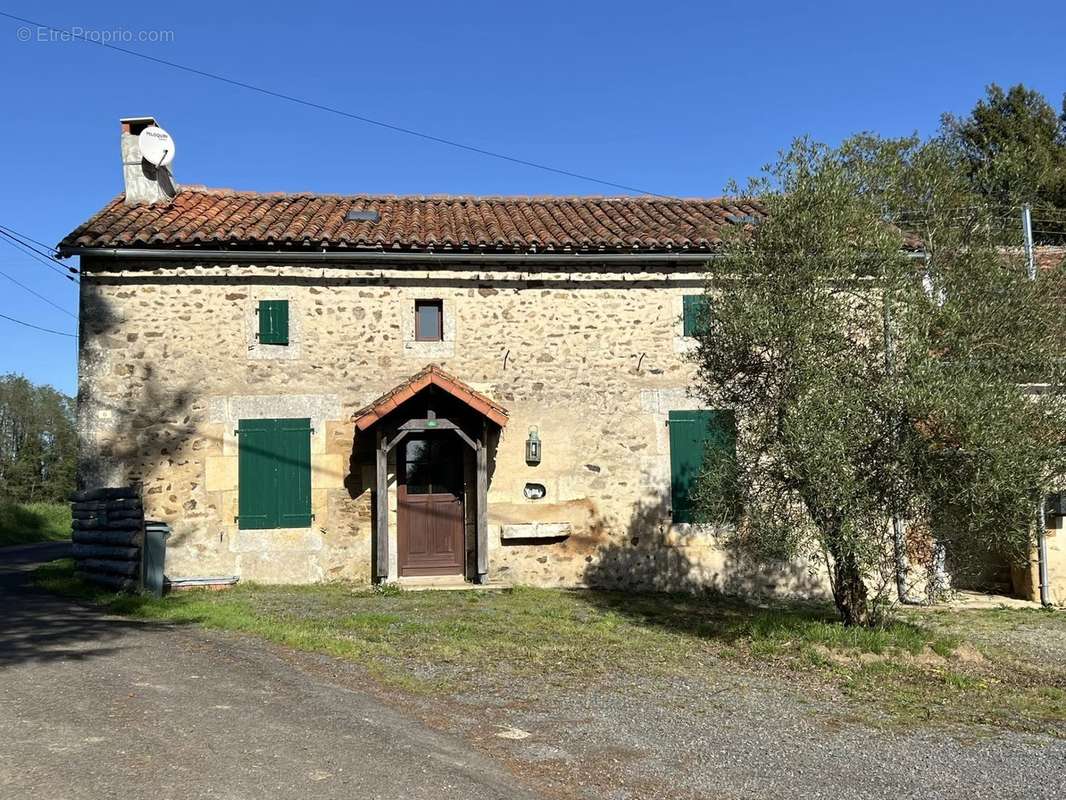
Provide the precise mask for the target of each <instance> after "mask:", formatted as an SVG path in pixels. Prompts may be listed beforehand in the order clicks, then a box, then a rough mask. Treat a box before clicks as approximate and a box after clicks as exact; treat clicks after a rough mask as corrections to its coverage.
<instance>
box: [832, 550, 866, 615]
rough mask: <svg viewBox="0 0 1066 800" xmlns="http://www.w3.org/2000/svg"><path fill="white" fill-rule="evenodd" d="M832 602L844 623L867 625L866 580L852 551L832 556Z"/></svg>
mask: <svg viewBox="0 0 1066 800" xmlns="http://www.w3.org/2000/svg"><path fill="white" fill-rule="evenodd" d="M833 602H834V603H836V607H837V611H839V612H840V619H841V620H842V621H843V622H844V624H845V625H848V626H851V625H869V624H870V603H869V598H868V596H867V594H866V581H864V580H863V575H862V570H861V569H859V563H858V561H857V560H856V558H855V555H854V554H853V553H845V554H842V555H840V556H839V557H838V556H834V557H833Z"/></svg>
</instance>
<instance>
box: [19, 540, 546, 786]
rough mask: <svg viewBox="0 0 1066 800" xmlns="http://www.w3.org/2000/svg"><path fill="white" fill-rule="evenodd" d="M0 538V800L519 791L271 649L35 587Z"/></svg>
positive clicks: (463, 753)
mask: <svg viewBox="0 0 1066 800" xmlns="http://www.w3.org/2000/svg"><path fill="white" fill-rule="evenodd" d="M63 548H65V545H43V546H37V547H33V548H22V549H19V550H13V549H11V548H7V549H6V550H0V797H3V798H21V799H24V800H32V799H33V798H49V800H67V798H71V799H77V798H92V800H103V799H104V798H122V799H123V800H133V799H134V798H161V799H164V798H193V799H194V798H208V797H210V798H225V800H245V798H247V799H248V800H252V799H253V798H254V799H255V800H261V799H262V798H271V800H285V799H286V798H299V799H300V800H309V798H341V797H343V798H411V799H412V800H414V799H415V798H433V800H442V798H448V797H462V798H464V799H465V798H471V799H473V798H524V797H532V796H533V795H532V794H530V793H529V792H528V791H527V790H526V789H525V788H523V787H522V786H520V785H519V783H518V781H517V779H516V778H515V777H514V776H513V775H512V774H511V773H509V772H508V771H507V770H506V769H505V768H504V767H502V766H501V765H499V764H497V763H496V762H494V761H492V760H491V759H489V758H487V757H486V756H484V755H481V754H479V753H478V752H476V751H474V750H472V749H470V747H469V746H468V745H466V744H464V743H463V742H462V741H461V740H459V739H457V738H452V737H449V736H447V735H444V734H441V733H438V732H436V731H433V730H431V729H429V728H427V727H426V726H425V725H424V724H423V723H421V722H419V721H418V720H416V719H414V718H411V717H409V716H406V715H404V714H403V713H401V712H399V711H397V710H396V709H393V708H391V707H389V706H386V705H384V704H383V703H382V702H381V701H380V700H378V699H375V698H373V697H371V696H370V695H369V694H366V693H363V692H360V691H358V690H353V689H352V688H350V687H342V686H338V685H334V684H331V683H329V682H327V681H325V680H323V679H320V678H317V677H314V676H311V675H308V674H306V673H304V672H301V671H299V670H294V669H293V668H292V666H291V665H289V664H287V663H285V662H284V661H283V660H282V659H281V658H280V657H279V656H278V654H277V653H276V651H274V650H272V649H271V648H270V646H269V645H265V644H261V643H258V642H255V641H249V640H246V639H243V638H239V637H232V636H229V637H223V636H218V635H215V634H212V633H211V632H208V631H200V630H196V629H193V628H188V627H178V626H170V625H159V624H153V623H148V622H140V621H131V620H124V619H119V618H116V617H111V616H108V615H106V614H103V613H101V612H99V611H97V610H94V609H91V608H86V607H82V606H80V605H77V604H74V603H71V602H68V601H66V600H63V599H61V598H58V597H54V596H52V595H49V594H46V593H44V592H40V591H38V590H36V589H34V588H33V587H32V585H30V582H29V580H28V571H29V570H30V569H31V568H32V566H33V564H34V563H35V562H38V561H42V560H48V559H52V558H57V557H60V556H61V555H62V554H63V552H64V550H63Z"/></svg>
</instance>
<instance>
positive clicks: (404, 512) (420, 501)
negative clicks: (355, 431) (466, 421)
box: [396, 432, 466, 577]
mask: <svg viewBox="0 0 1066 800" xmlns="http://www.w3.org/2000/svg"><path fill="white" fill-rule="evenodd" d="M462 446H463V445H462V442H461V441H460V440H459V437H457V436H456V435H455V434H453V433H443V432H442V433H436V434H434V433H427V434H418V435H412V436H408V437H407V438H406V439H404V440H403V441H402V442H400V445H399V448H398V450H399V453H398V464H397V474H398V475H399V480H398V482H397V501H398V508H397V520H396V537H397V544H398V548H397V550H398V556H399V568H400V575H401V577H403V576H411V575H462V574H463V567H464V565H465V562H466V545H465V538H466V537H465V536H464V521H463V452H462V449H461V448H462Z"/></svg>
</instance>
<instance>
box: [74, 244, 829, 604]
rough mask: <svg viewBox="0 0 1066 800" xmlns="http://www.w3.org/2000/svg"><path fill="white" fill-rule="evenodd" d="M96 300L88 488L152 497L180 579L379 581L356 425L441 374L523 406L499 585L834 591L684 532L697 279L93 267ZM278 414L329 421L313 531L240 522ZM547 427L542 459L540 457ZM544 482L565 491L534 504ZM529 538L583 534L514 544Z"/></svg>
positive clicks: (87, 335)
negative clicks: (684, 419)
mask: <svg viewBox="0 0 1066 800" xmlns="http://www.w3.org/2000/svg"><path fill="white" fill-rule="evenodd" d="M81 291H82V340H81V348H82V349H81V358H80V384H79V429H80V435H81V437H82V459H81V465H80V467H81V480H82V481H83V483H84V484H85V485H114V484H116V483H119V482H138V483H141V484H143V487H144V500H145V511H146V514H147V515H148V516H150V517H153V518H157V519H161V520H165V521H166V522H168V523H169V524H170V526H171V527H172V529H173V531H174V535H173V537H172V538H171V541H170V551H169V554H168V562H167V571H168V574H169V575H171V576H173V577H193V576H207V575H232V574H237V575H240V576H241V577H242V578H243V579H245V580H257V581H271V582H278V581H297V582H300V581H319V580H331V579H350V580H367V579H368V578H369V575H370V552H371V551H370V534H371V515H370V508H371V503H370V495H371V491H370V490H371V485H372V474H373V471H372V465H371V463H370V462H369V461H368V460H366V459H365V458H364V456H363V455H361V453H362V452H364V451H363V450H361V443H360V442H358V441H355V440H354V436H355V432H354V426H353V425H352V424H351V423H350V421H349V420H350V417H351V414H352V412H353V411H354V410H356V409H358V408H360V407H362V406H363V405H365V404H366V403H368V402H369V401H371V400H373V399H374V398H376V397H377V396H379V395H380V394H382V393H383V392H385V391H386V390H388V389H391V388H392V387H393V386H395V385H396V384H398V383H400V382H401V381H403V380H405V379H406V378H408V377H410V376H411V375H412V374H414V373H415V372H417V371H418V370H420V369H421V368H422V367H424V366H425V365H426V364H427V363H431V362H432V363H437V364H439V365H440V366H441V367H442V368H443V369H445V370H447V371H448V372H451V373H452V374H454V375H456V376H457V377H459V378H460V379H461V380H463V381H466V382H467V383H469V384H471V385H472V386H473V387H474V388H476V389H478V390H479V391H483V392H485V393H486V394H488V395H489V396H490V397H492V398H494V399H495V400H496V401H498V402H499V403H501V404H502V405H503V406H505V407H506V408H507V409H508V411H509V412H510V421H509V423H508V425H507V427H506V429H504V430H503V431H502V433H501V435H500V436H499V437H498V441H495V440H494V443H493V447H492V449H491V451H490V464H489V468H490V484H489V537H490V578H491V579H492V580H499V581H506V582H513V583H529V584H540V585H579V584H587V583H600V584H612V585H628V586H641V587H648V588H670V589H673V588H696V587H717V588H720V589H725V590H728V591H733V592H743V593H749V592H763V591H777V592H786V593H796V594H803V595H810V594H818V593H822V592H824V589H825V584H824V580H823V579H822V578H821V577H820V576H818V575H817V574H814V573H813V572H812V571H811V570H809V569H808V568H807V566H806V565H803V564H794V565H787V566H783V567H782V568H780V569H769V570H768V569H765V568H759V567H755V566H753V565H749V564H746V563H744V561H743V559H740V558H738V557H735V556H733V555H732V554H730V553H727V552H725V551H723V550H722V549H721V548H719V547H718V546H717V544H716V540H715V538H714V536H713V533H712V532H710V531H707V530H703V529H697V528H695V527H694V526H688V525H671V524H670V518H669V509H668V506H669V482H670V469H669V447H668V438H667V428H666V418H667V413H668V411H670V410H672V409H675V410H684V409H695V408H699V407H700V403H699V402H698V401H697V400H695V399H693V398H692V397H689V396H688V395H687V392H686V387H687V386H688V385H689V383H690V379H691V377H692V368H691V366H690V365H689V364H688V363H687V362H686V361H685V359H684V358H683V354H684V352H685V351H686V350H687V349H688V348H689V347H690V346H691V345H690V340H686V339H684V338H683V337H682V336H681V303H682V301H681V297H682V295H684V294H692V293H698V292H700V291H702V283H701V279H700V276H699V273H698V272H696V271H692V272H688V273H673V274H665V273H652V272H649V273H639V274H637V273H632V272H628V273H626V274H622V273H612V272H611V271H609V270H597V271H595V272H581V273H576V272H574V273H554V274H535V275H531V274H526V273H509V272H485V271H481V272H477V273H475V272H470V271H468V272H459V271H456V272H448V271H445V270H444V269H434V270H431V271H425V270H418V271H415V270H412V269H400V268H398V267H397V268H395V269H377V268H375V269H373V270H360V269H351V268H325V269H323V268H320V267H315V268H309V267H276V266H236V265H229V266H223V265H198V264H185V265H180V264H175V265H172V266H169V267H168V268H167V269H166V270H157V269H154V268H148V267H146V266H145V267H143V268H140V269H136V268H134V269H130V268H126V269H125V270H124V271H120V270H119V269H118V268H117V265H116V264H114V263H111V262H108V261H106V260H96V261H93V260H89V259H86V260H85V263H84V264H83V281H82V289H81ZM416 298H432V299H441V300H443V303H444V310H445V341H444V342H441V343H431V344H429V345H427V344H426V343H422V342H414V341H412V336H411V332H412V330H413V313H414V300H415V299H416ZM261 299H262V300H271V299H288V300H289V302H290V322H291V325H292V332H293V333H292V338H293V340H292V343H291V345H290V346H289V347H288V348H284V347H276V346H262V345H259V344H258V343H257V342H256V341H255V336H254V332H255V325H254V309H255V307H256V304H257V302H258V301H259V300H261ZM274 416H298V417H311V419H312V425H313V427H314V429H315V433H314V435H313V437H312V460H313V464H312V468H313V475H312V496H313V497H312V499H313V512H314V515H315V518H314V522H313V526H312V527H311V528H309V529H301V530H282V531H277V530H273V531H239V530H238V529H237V526H236V524H235V521H234V520H235V517H236V513H237V512H236V508H237V505H236V504H237V481H236V474H237V466H236V465H237V458H236V457H237V440H236V436H235V434H234V429H235V428H236V425H237V421H238V420H239V419H241V418H242V417H243V418H248V417H274ZM531 426H536V427H537V428H538V430H539V433H540V437H541V440H542V442H543V460H542V462H541V463H540V464H539V465H537V466H528V465H526V463H525V460H524V446H525V439H526V437H527V435H528V431H529V429H530V427H531ZM353 442H354V446H353ZM362 444H363V445H365V442H364V443H362ZM371 446H372V445H371ZM390 472H391V466H390ZM527 482H536V483H540V484H543V485H544V486H545V487H546V488H547V496H546V497H545V498H544V499H541V500H528V499H526V498H525V496H524V492H523V489H524V487H525V484H526V483H527ZM393 504H394V501H393ZM393 511H394V509H393ZM537 523H540V524H541V525H542V528H541V529H537V528H534V527H532V526H534V525H535V524H537ZM516 525H518V526H520V525H528V526H531V527H530V528H528V529H517V530H519V532H521V531H522V530H529V531H530V532H531V533H534V534H536V533H538V531H539V532H540V534H543V532H545V531H550V530H557V531H561V532H564V533H563V534H562V535H558V536H549V537H547V538H543V537H542V538H534V537H533V536H531V537H521V536H519V537H517V538H516V537H515V536H513V535H511V536H509V537H508V538H507V539H506V540H504V539H502V537H501V534H502V532H503V529H504V526H511V528H510V530H511V533H512V534H513V533H514V530H515V529H514V528H513V526H516ZM546 526H557V527H556V528H554V529H552V528H549V527H546ZM390 527H391V530H392V531H393V532H394V531H395V517H394V516H392V518H391V520H390ZM468 529H470V530H472V526H469V525H468ZM566 531H568V534H566V533H565V532H566ZM392 551H393V552H395V548H392ZM393 574H395V572H394V573H393Z"/></svg>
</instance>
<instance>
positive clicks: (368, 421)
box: [352, 364, 507, 431]
mask: <svg viewBox="0 0 1066 800" xmlns="http://www.w3.org/2000/svg"><path fill="white" fill-rule="evenodd" d="M430 385H433V386H438V387H440V388H441V389H443V390H444V391H446V392H447V393H448V394H450V395H452V396H453V397H455V398H457V399H458V400H461V401H462V402H464V403H466V404H467V405H468V406H470V408H472V409H474V410H475V411H477V412H478V413H479V414H481V415H482V416H484V417H486V418H487V419H489V420H491V421H492V422H494V423H496V424H497V425H499V426H500V427H501V428H502V427H504V426H505V425H506V424H507V409H505V408H504V407H503V406H501V405H499V404H498V403H496V402H494V401H492V400H490V399H489V398H488V397H486V396H485V395H483V394H482V393H481V392H479V391H477V390H476V389H472V388H471V387H469V386H467V385H466V384H465V383H463V382H462V381H461V380H459V379H458V378H456V377H455V376H454V375H449V374H448V373H447V372H445V371H444V370H442V369H441V368H440V367H438V366H437V365H436V364H430V365H429V366H427V367H426V368H425V369H423V370H421V371H420V372H418V373H417V374H415V375H412V376H411V377H410V378H408V379H407V380H406V381H404V382H403V383H401V384H400V385H399V386H396V387H394V388H392V389H390V390H389V391H387V392H386V393H385V394H383V395H382V396H381V397H379V398H378V399H377V400H374V401H373V402H372V403H370V404H369V405H367V406H365V407H363V408H361V409H359V410H358V411H356V412H355V413H354V414H353V415H352V421H353V422H354V423H355V427H356V428H357V429H359V430H361V431H365V430H366V429H367V428H369V427H371V426H372V425H374V423H376V422H377V421H378V420H380V419H382V418H383V417H385V416H386V415H387V414H389V413H390V412H392V411H394V410H395V409H396V408H398V407H399V406H400V405H402V404H403V403H405V402H406V401H408V400H410V399H411V398H412V397H414V396H415V395H416V394H418V393H419V392H420V391H422V390H423V389H425V388H426V387H428V386H430Z"/></svg>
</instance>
